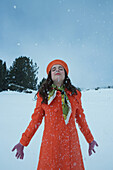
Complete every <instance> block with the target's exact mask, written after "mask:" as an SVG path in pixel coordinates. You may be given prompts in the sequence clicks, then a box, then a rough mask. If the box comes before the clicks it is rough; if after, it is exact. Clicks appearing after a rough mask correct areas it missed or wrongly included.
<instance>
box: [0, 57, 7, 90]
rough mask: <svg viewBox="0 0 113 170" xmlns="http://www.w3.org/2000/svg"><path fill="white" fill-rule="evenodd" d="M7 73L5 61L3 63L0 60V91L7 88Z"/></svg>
mask: <svg viewBox="0 0 113 170" xmlns="http://www.w3.org/2000/svg"><path fill="white" fill-rule="evenodd" d="M7 74H8V70H7V68H6V62H4V63H3V61H2V60H0V91H3V90H7V88H8V81H7Z"/></svg>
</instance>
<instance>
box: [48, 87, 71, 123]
mask: <svg viewBox="0 0 113 170" xmlns="http://www.w3.org/2000/svg"><path fill="white" fill-rule="evenodd" d="M52 87H53V89H52V90H51V91H50V92H49V94H48V103H50V102H51V101H52V100H53V99H54V98H55V97H56V91H58V90H59V91H60V92H61V100H62V110H63V116H64V120H66V119H67V115H68V112H69V109H70V107H69V105H70V102H69V99H68V96H67V94H66V92H65V91H64V87H63V85H62V86H61V87H57V86H56V85H54V84H52Z"/></svg>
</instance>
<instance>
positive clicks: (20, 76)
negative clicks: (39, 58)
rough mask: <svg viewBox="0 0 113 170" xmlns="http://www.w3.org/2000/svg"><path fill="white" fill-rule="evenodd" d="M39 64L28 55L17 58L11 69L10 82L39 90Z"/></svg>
mask: <svg viewBox="0 0 113 170" xmlns="http://www.w3.org/2000/svg"><path fill="white" fill-rule="evenodd" d="M38 69H39V67H37V64H36V63H35V64H33V61H32V60H30V58H28V57H26V56H21V57H19V58H16V59H15V61H14V62H13V65H12V66H11V67H10V71H9V82H10V84H13V85H15V87H16V86H22V87H23V88H24V89H27V88H29V89H32V90H37V80H38V77H37V74H38Z"/></svg>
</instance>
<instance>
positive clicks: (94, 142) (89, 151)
mask: <svg viewBox="0 0 113 170" xmlns="http://www.w3.org/2000/svg"><path fill="white" fill-rule="evenodd" d="M95 146H98V144H97V142H96V141H95V140H93V141H92V142H91V143H89V150H88V153H89V156H91V155H92V151H93V152H94V153H96V152H95V150H94V147H95Z"/></svg>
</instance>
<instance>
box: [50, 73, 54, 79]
mask: <svg viewBox="0 0 113 170" xmlns="http://www.w3.org/2000/svg"><path fill="white" fill-rule="evenodd" d="M51 78H52V80H53V79H54V73H52V72H51Z"/></svg>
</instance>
